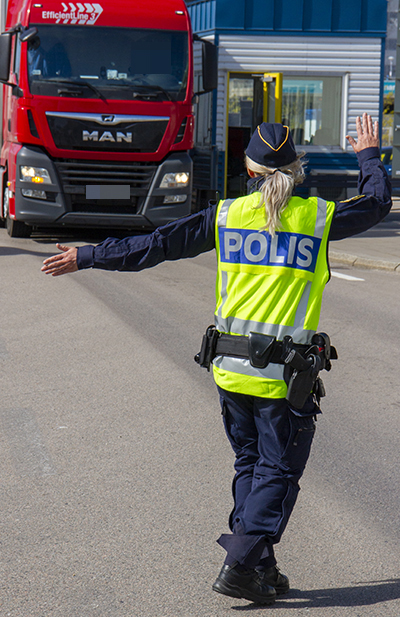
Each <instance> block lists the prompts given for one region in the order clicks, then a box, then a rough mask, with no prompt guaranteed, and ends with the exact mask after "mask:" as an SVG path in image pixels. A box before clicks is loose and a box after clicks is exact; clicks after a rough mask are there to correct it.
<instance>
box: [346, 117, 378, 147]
mask: <svg viewBox="0 0 400 617" xmlns="http://www.w3.org/2000/svg"><path fill="white" fill-rule="evenodd" d="M356 129H357V141H356V140H355V139H354V137H351V136H350V135H346V139H347V140H348V142H349V144H350V145H351V147H352V148H353V150H354V152H361V150H365V148H379V123H378V122H372V118H371V116H369V115H368V114H366V113H364V114H363V116H362V122H361V118H360V116H357V118H356Z"/></svg>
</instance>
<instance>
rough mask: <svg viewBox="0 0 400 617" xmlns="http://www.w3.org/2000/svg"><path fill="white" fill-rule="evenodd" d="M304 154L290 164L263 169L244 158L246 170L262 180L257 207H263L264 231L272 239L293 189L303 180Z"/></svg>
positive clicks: (261, 166) (262, 166)
mask: <svg viewBox="0 0 400 617" xmlns="http://www.w3.org/2000/svg"><path fill="white" fill-rule="evenodd" d="M304 154H305V153H304V152H302V153H301V154H299V155H298V157H297V158H296V159H295V160H294V161H293V162H292V163H290V164H289V165H286V166H285V167H278V168H273V167H264V165H260V164H259V163H255V162H254V161H252V160H251V159H250V158H249V157H248V156H246V166H247V168H248V169H249V170H250V171H253V172H254V173H255V174H256V175H257V176H261V177H263V178H264V182H262V184H261V181H259V185H260V186H259V190H260V192H261V199H260V202H259V204H258V206H257V207H258V208H262V206H263V205H265V218H266V224H265V229H268V231H269V233H270V235H271V236H272V237H274V235H275V232H276V230H277V228H278V227H279V225H280V217H281V214H282V212H283V210H284V209H285V208H286V206H287V203H288V201H289V199H290V198H291V196H292V193H293V190H294V187H295V186H296V185H297V184H301V183H302V182H303V180H304V178H305V173H304V165H305V161H304V160H303V157H304ZM260 180H261V178H260Z"/></svg>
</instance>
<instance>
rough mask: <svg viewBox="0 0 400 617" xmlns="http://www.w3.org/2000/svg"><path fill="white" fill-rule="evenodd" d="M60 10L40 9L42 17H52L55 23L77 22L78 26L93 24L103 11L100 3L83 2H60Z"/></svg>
mask: <svg viewBox="0 0 400 617" xmlns="http://www.w3.org/2000/svg"><path fill="white" fill-rule="evenodd" d="M61 4H62V10H61V11H42V18H43V19H54V20H55V23H56V24H59V23H63V24H79V25H80V26H93V24H95V23H96V21H97V20H98V18H99V17H100V15H101V14H102V12H103V7H102V6H101V5H100V4H97V3H96V4H94V3H92V4H89V3H88V2H85V4H82V3H81V2H76V3H75V4H74V3H73V2H69V3H68V4H66V3H65V2H61Z"/></svg>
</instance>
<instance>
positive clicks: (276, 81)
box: [225, 73, 282, 197]
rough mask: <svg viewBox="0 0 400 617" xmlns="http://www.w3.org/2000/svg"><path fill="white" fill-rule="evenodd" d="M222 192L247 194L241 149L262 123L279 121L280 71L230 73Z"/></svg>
mask: <svg viewBox="0 0 400 617" xmlns="http://www.w3.org/2000/svg"><path fill="white" fill-rule="evenodd" d="M228 85H229V89H228V118H227V127H228V130H227V144H226V168H225V189H226V190H225V195H226V196H227V197H240V196H241V195H245V194H246V182H247V179H248V177H247V173H246V170H245V168H244V163H243V161H244V151H245V148H246V146H247V144H248V143H249V140H250V137H251V135H252V134H253V132H254V131H255V129H256V128H257V126H258V125H259V124H260V123H261V122H281V120H282V73H229V74H228Z"/></svg>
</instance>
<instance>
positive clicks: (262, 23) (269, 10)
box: [245, 0, 275, 31]
mask: <svg viewBox="0 0 400 617" xmlns="http://www.w3.org/2000/svg"><path fill="white" fill-rule="evenodd" d="M274 5H275V2H274V0H247V1H246V5H245V6H246V21H245V28H246V29H248V30H260V29H261V30H267V31H268V30H273V29H274V12H275V10H274Z"/></svg>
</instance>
